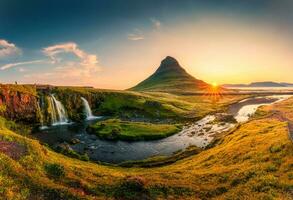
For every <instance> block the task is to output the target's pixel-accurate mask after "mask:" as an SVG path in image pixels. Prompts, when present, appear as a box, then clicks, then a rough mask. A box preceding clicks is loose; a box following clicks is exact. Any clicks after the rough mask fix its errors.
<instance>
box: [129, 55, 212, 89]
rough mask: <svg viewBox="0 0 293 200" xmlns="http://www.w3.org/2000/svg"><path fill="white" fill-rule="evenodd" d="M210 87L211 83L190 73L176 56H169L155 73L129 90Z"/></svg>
mask: <svg viewBox="0 0 293 200" xmlns="http://www.w3.org/2000/svg"><path fill="white" fill-rule="evenodd" d="M209 87H210V85H209V84H207V83H205V82H204V81H202V80H198V79H196V78H194V77H193V76H191V75H190V74H188V73H187V72H186V71H185V69H183V68H182V67H181V66H180V64H179V63H178V61H177V60H176V59H175V58H173V57H170V56H167V57H166V58H165V59H164V60H162V62H161V65H160V66H159V68H158V69H157V70H156V71H155V73H153V74H152V75H151V76H150V77H148V78H147V79H145V80H144V81H142V82H140V83H139V84H137V85H136V86H134V87H132V88H130V89H129V90H134V91H160V92H170V93H172V92H198V91H202V90H205V89H207V88H209Z"/></svg>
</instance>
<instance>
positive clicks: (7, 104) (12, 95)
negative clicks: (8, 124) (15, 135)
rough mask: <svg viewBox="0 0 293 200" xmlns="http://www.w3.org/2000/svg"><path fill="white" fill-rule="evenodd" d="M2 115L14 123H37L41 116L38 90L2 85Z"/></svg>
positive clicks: (30, 87) (0, 87)
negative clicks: (39, 114) (39, 113)
mask: <svg viewBox="0 0 293 200" xmlns="http://www.w3.org/2000/svg"><path fill="white" fill-rule="evenodd" d="M0 115H1V116H3V117H5V118H7V119H10V120H14V121H22V122H29V123H37V122H38V121H39V116H38V98H37V95H36V88H35V87H34V86H24V85H3V84H0Z"/></svg>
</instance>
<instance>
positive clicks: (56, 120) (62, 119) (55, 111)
mask: <svg viewBox="0 0 293 200" xmlns="http://www.w3.org/2000/svg"><path fill="white" fill-rule="evenodd" d="M49 104H50V107H51V120H52V125H53V126H54V125H61V124H67V123H68V121H69V120H68V117H67V113H66V110H65V108H64V106H63V105H62V103H61V102H60V101H58V100H57V99H56V98H55V96H54V95H53V94H51V95H50V96H49Z"/></svg>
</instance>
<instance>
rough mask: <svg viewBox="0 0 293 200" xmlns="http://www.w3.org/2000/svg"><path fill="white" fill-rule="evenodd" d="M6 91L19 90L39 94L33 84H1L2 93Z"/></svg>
mask: <svg viewBox="0 0 293 200" xmlns="http://www.w3.org/2000/svg"><path fill="white" fill-rule="evenodd" d="M4 91H9V92H19V93H23V94H30V95H33V96H37V91H36V87H35V86H32V85H17V84H0V94H2V93H3V92H4Z"/></svg>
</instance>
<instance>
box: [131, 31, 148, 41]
mask: <svg viewBox="0 0 293 200" xmlns="http://www.w3.org/2000/svg"><path fill="white" fill-rule="evenodd" d="M127 38H128V39H129V40H132V41H137V40H143V39H144V35H143V32H142V31H141V30H140V29H134V31H133V33H129V34H128V35H127Z"/></svg>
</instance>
